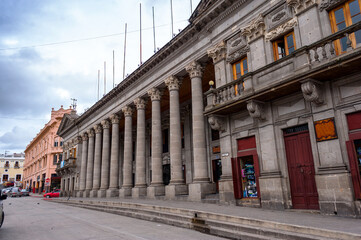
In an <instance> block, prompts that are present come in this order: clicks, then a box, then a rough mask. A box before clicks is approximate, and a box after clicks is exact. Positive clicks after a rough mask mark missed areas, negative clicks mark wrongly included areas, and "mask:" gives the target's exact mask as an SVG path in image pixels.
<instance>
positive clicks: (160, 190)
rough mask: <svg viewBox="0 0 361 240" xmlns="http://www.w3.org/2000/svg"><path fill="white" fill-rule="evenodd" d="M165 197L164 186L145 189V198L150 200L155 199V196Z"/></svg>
mask: <svg viewBox="0 0 361 240" xmlns="http://www.w3.org/2000/svg"><path fill="white" fill-rule="evenodd" d="M164 195H165V187H164V185H159V186H152V185H151V186H149V187H148V188H147V197H148V198H151V199H155V198H156V197H157V196H164Z"/></svg>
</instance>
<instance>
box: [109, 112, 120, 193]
mask: <svg viewBox="0 0 361 240" xmlns="http://www.w3.org/2000/svg"><path fill="white" fill-rule="evenodd" d="M119 119H120V118H119V115H117V114H113V115H111V116H110V120H111V122H112V145H111V155H110V183H109V190H108V191H107V197H115V196H118V195H119Z"/></svg>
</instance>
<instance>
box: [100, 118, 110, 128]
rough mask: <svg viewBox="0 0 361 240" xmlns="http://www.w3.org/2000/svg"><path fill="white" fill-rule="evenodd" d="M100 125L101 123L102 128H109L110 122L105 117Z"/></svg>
mask: <svg viewBox="0 0 361 240" xmlns="http://www.w3.org/2000/svg"><path fill="white" fill-rule="evenodd" d="M101 125H102V127H103V129H109V128H110V122H109V120H107V119H104V120H102V121H101Z"/></svg>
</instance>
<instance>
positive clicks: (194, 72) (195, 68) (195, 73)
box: [186, 61, 204, 79]
mask: <svg viewBox="0 0 361 240" xmlns="http://www.w3.org/2000/svg"><path fill="white" fill-rule="evenodd" d="M203 70H204V67H202V65H200V64H199V63H198V62H197V61H193V62H191V63H190V64H188V65H187V66H186V71H187V72H188V74H189V76H190V78H191V79H192V78H202V76H203Z"/></svg>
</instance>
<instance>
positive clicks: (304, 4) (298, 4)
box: [287, 0, 315, 14]
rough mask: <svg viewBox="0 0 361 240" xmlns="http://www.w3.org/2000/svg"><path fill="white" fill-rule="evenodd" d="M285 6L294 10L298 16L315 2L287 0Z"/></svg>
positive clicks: (312, 0) (310, 0)
mask: <svg viewBox="0 0 361 240" xmlns="http://www.w3.org/2000/svg"><path fill="white" fill-rule="evenodd" d="M287 4H288V5H290V6H291V7H292V8H293V9H294V11H295V13H296V14H298V13H300V12H302V11H303V10H305V9H307V8H308V7H310V6H311V5H313V4H315V0H287Z"/></svg>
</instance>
